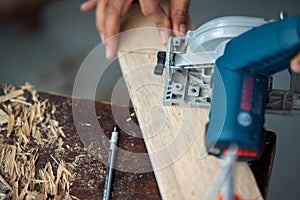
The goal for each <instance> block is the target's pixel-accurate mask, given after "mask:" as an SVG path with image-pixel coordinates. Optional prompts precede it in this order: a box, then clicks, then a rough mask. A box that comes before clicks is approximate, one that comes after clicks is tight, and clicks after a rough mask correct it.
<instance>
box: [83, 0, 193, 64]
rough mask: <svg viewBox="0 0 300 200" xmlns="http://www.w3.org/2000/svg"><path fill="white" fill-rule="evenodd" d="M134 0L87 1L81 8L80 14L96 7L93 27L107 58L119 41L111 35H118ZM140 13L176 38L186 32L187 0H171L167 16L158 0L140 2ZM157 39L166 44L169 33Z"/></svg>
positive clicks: (111, 54) (116, 47) (112, 53)
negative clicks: (104, 46)
mask: <svg viewBox="0 0 300 200" xmlns="http://www.w3.org/2000/svg"><path fill="white" fill-rule="evenodd" d="M132 2H133V0H88V1H87V2H85V3H83V4H82V5H81V10H82V11H84V12H85V11H90V10H93V9H95V8H96V26H97V29H98V31H99V33H100V37H101V40H102V41H105V44H106V58H107V59H112V58H113V57H114V56H115V54H116V53H117V49H118V41H117V38H116V37H113V38H111V37H112V36H114V35H116V34H118V33H119V32H120V26H121V18H122V16H123V15H124V14H126V13H127V11H128V10H129V8H130V6H131V5H132ZM139 2H140V7H141V11H142V13H143V14H144V15H145V16H146V17H148V18H149V19H150V20H151V21H153V22H154V23H155V24H156V26H157V27H159V28H164V29H172V30H173V31H174V34H175V35H183V34H185V33H186V29H187V28H186V27H187V25H186V24H187V18H188V9H189V4H190V0H170V13H169V15H168V14H167V13H166V12H165V11H164V9H163V8H162V7H161V4H160V3H161V0H139ZM159 34H160V39H161V41H162V42H163V43H166V42H167V39H168V37H169V35H170V34H171V33H170V31H160V33H159Z"/></svg>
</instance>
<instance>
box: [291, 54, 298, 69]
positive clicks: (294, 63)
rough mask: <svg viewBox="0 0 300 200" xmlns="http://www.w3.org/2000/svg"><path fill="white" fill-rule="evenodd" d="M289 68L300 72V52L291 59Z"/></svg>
mask: <svg viewBox="0 0 300 200" xmlns="http://www.w3.org/2000/svg"><path fill="white" fill-rule="evenodd" d="M290 65H291V70H292V71H293V72H295V73H300V52H299V53H298V54H297V55H296V56H295V57H294V58H293V59H292V60H291V64H290Z"/></svg>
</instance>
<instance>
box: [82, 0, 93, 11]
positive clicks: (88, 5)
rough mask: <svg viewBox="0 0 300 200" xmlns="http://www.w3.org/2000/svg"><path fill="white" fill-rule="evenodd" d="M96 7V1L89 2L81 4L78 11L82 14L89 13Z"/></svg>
mask: <svg viewBox="0 0 300 200" xmlns="http://www.w3.org/2000/svg"><path fill="white" fill-rule="evenodd" d="M96 6H97V0H89V1H86V2H84V3H83V4H81V6H80V10H81V11H83V12H87V11H91V10H93V9H95V8H96Z"/></svg>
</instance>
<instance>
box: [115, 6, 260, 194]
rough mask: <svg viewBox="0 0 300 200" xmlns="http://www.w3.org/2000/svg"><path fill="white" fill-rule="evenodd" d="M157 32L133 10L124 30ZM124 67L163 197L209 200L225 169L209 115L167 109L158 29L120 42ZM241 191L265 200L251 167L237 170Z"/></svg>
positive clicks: (125, 36) (130, 34)
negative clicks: (215, 152)
mask: <svg viewBox="0 0 300 200" xmlns="http://www.w3.org/2000/svg"><path fill="white" fill-rule="evenodd" d="M141 27H155V26H154V24H152V23H151V22H150V21H148V20H147V19H146V18H145V17H143V16H142V14H141V13H140V11H139V7H138V5H135V6H133V7H132V10H131V11H130V14H129V15H128V16H127V19H126V22H125V25H124V29H123V30H129V29H133V28H141ZM120 37H121V38H120V46H119V52H118V55H119V62H120V64H121V68H122V71H123V75H124V78H125V81H126V83H127V86H128V89H129V92H130V95H131V100H132V102H133V105H134V108H135V111H136V113H137V117H138V121H139V123H140V127H141V130H142V133H143V136H144V140H145V143H146V147H147V150H148V153H149V156H150V159H151V163H152V166H153V169H154V171H155V176H156V179H157V182H158V185H159V189H160V192H161V195H162V197H163V198H164V199H204V196H205V194H206V192H207V191H208V189H209V188H210V186H211V185H212V183H213V181H214V179H215V177H216V175H217V173H218V171H219V169H220V163H219V160H218V159H216V158H215V157H212V156H207V154H206V150H205V147H204V135H205V133H204V129H205V124H206V123H207V121H208V112H209V111H208V110H207V109H197V108H189V107H184V106H172V107H165V106H162V95H163V85H164V78H163V77H159V76H155V75H154V74H153V68H154V66H155V63H156V53H157V51H158V50H161V49H163V50H164V49H165V48H164V46H163V45H161V44H160V42H159V37H158V31H157V30H156V29H155V28H144V29H136V30H131V31H127V32H124V33H122V34H121V36H120ZM235 181H236V182H235V183H236V184H235V191H236V193H237V194H238V195H240V196H241V197H242V199H263V198H262V196H261V194H260V192H259V189H258V187H257V185H256V182H255V179H254V177H253V174H252V172H251V171H250V169H249V167H248V165H247V163H238V164H236V177H235Z"/></svg>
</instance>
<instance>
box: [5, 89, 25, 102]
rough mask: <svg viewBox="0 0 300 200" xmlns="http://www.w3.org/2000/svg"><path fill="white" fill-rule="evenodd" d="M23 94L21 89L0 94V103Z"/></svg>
mask: <svg viewBox="0 0 300 200" xmlns="http://www.w3.org/2000/svg"><path fill="white" fill-rule="evenodd" d="M22 94H24V91H23V90H15V91H11V92H9V93H8V94H6V95H4V96H1V97H0V103H3V102H5V101H8V100H9V99H13V98H16V97H18V96H20V95H22Z"/></svg>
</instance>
